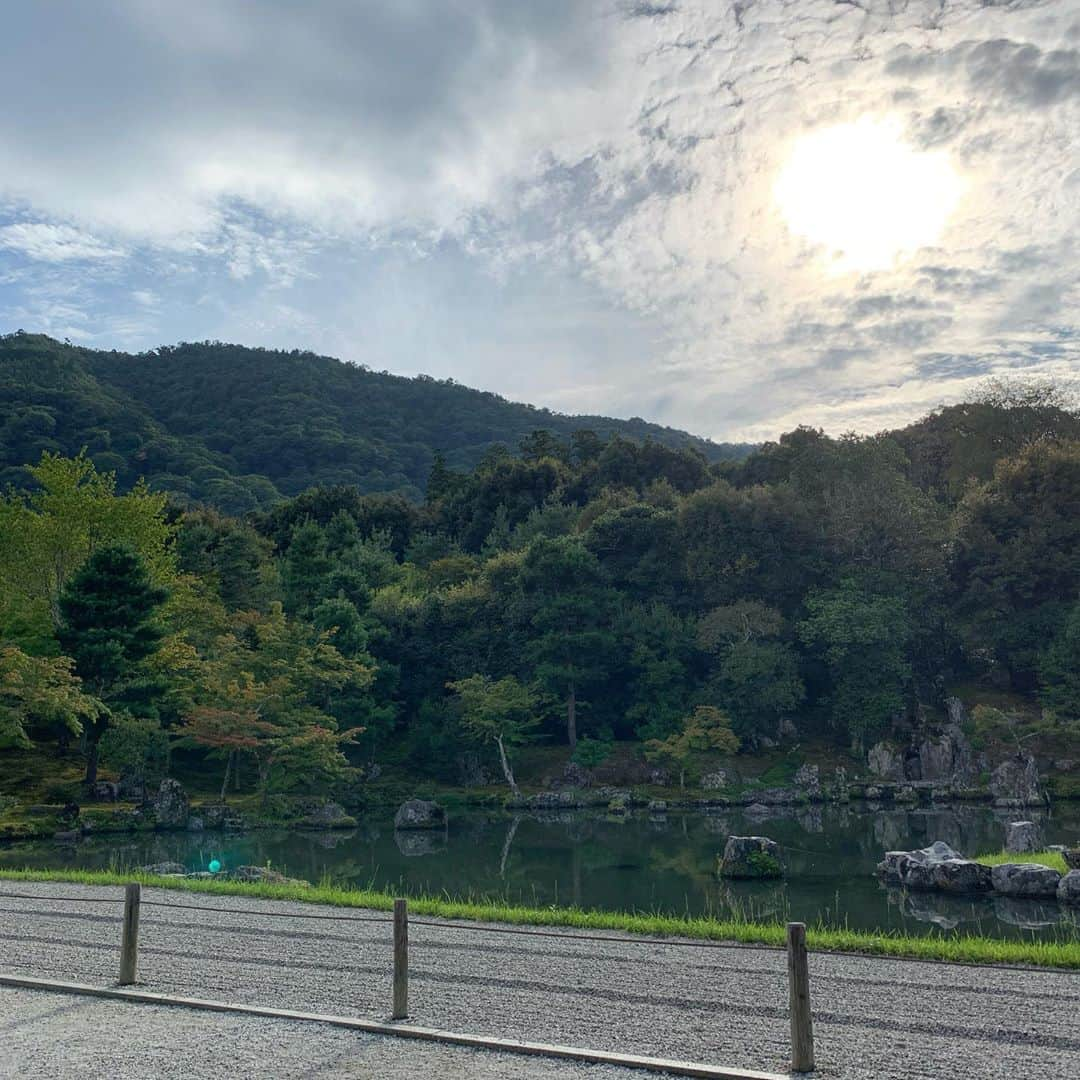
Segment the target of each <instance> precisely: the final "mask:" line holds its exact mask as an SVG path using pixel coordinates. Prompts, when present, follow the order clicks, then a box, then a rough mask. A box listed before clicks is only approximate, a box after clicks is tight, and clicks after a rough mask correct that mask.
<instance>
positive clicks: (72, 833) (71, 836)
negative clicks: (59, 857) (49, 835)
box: [53, 829, 82, 844]
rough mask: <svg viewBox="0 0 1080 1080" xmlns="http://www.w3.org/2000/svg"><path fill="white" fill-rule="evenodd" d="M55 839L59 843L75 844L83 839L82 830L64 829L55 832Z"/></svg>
mask: <svg viewBox="0 0 1080 1080" xmlns="http://www.w3.org/2000/svg"><path fill="white" fill-rule="evenodd" d="M53 839H54V840H55V841H56V842H57V843H58V844H75V843H78V841H79V840H81V839H82V832H81V831H80V830H79V829H63V830H62V831H60V832H55V833H53Z"/></svg>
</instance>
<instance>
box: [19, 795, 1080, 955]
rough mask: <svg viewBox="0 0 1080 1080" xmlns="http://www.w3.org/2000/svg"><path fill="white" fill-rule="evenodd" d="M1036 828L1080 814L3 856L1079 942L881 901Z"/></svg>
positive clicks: (640, 826) (947, 901)
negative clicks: (726, 849)
mask: <svg viewBox="0 0 1080 1080" xmlns="http://www.w3.org/2000/svg"><path fill="white" fill-rule="evenodd" d="M1018 817H1027V818H1035V819H1036V820H1039V821H1040V822H1041V824H1042V826H1043V830H1044V835H1045V838H1046V841H1047V842H1048V843H1070V844H1071V843H1075V842H1076V841H1077V839H1078V838H1080V804H1076V803H1073V804H1063V805H1059V806H1057V807H1055V808H1054V810H1053V812H1052V813H1045V812H1033V811H1030V810H1029V811H1024V812H1018V811H1015V810H1011V811H999V810H992V809H990V808H988V807H985V806H948V807H934V808H926V809H910V810H909V809H873V808H871V807H867V806H865V805H860V804H856V805H853V806H836V805H827V806H809V807H802V808H781V807H777V808H774V809H773V811H772V812H771V814H770V816H768V817H763V816H761V815H755V816H748V815H747V814H746V813H745V811H744V810H742V809H739V810H734V809H733V810H726V811H724V812H722V813H703V812H680V813H668V814H666V815H664V816H661V817H657V816H650V815H649V814H647V813H644V812H641V813H634V814H629V815H627V816H626V817H625V818H623V819H619V818H615V817H612V816H609V815H607V814H605V813H604V812H590V811H574V812H570V813H559V814H550V815H536V814H521V815H512V814H510V813H505V812H495V811H487V812H484V811H467V812H466V811H462V812H460V813H456V814H452V815H451V819H450V826H449V829H448V830H447V832H446V833H445V834H444V833H441V832H440V833H420V832H412V833H395V831H394V828H393V821H392V816H391V814H390V813H388V812H387V813H385V814H376V815H372V816H370V817H368V818H366V819H365V820H364V821H363V822H362V823H361V825H360V826H359V827H358V828H356V829H355V830H351V831H345V832H325V833H315V832H310V833H309V832H285V831H281V832H274V831H258V832H252V833H245V834H239V835H237V834H215V833H156V834H141V835H136V836H107V837H105V836H103V837H96V838H92V839H87V840H85V841H83V842H82V843H80V844H79V845H78V846H77V847H61V846H58V845H54V844H51V843H50V844H36V845H28V844H10V845H7V846H5V847H0V866H4V867H23V866H30V867H40V868H49V867H81V868H86V869H94V868H102V869H104V868H108V867H110V866H121V867H128V866H139V865H143V864H147V863H152V862H160V861H163V860H175V861H177V862H181V863H183V864H184V865H185V866H188V867H189V868H190V869H192V870H197V869H205V868H206V867H207V866H208V864H209V862H210V860H211V859H218V860H220V861H221V863H222V864H223V865H224V867H225V868H226V869H228V868H229V867H233V866H239V865H243V864H257V865H265V864H266V863H268V862H269V863H270V864H271V865H272V866H273V867H275V868H277V869H279V870H282V871H284V872H285V873H287V874H290V875H291V876H294V877H300V878H305V879H307V880H310V881H318V880H320V879H321V878H323V877H324V876H326V875H329V876H330V877H332V878H333V879H334V880H335V881H336V882H347V883H349V884H352V885H355V886H360V887H366V886H374V887H378V888H385V889H392V890H399V891H403V892H407V893H414V894H415V893H417V892H429V893H443V894H450V895H452V896H460V897H469V896H472V897H497V898H499V899H505V900H507V901H510V902H517V903H524V904H528V905H532V906H546V905H549V904H574V905H578V906H582V907H586V908H607V909H618V910H641V911H650V912H665V913H675V914H684V913H690V914H693V915H698V914H712V915H716V916H721V917H722V916H724V915H728V914H731V913H733V912H734V913H739V914H742V915H744V916H746V917H748V918H756V919H770V920H771V919H788V918H791V919H799V920H803V921H805V922H807V923H816V922H819V921H820V922H824V923H827V924H830V925H847V926H849V927H851V928H852V929H866V930H872V929H889V928H892V929H899V930H903V931H905V932H908V933H919V932H931V931H934V930H935V929H938V928H941V929H952V928H954V927H956V928H960V929H961V930H970V931H972V932H979V933H984V934H990V935H994V936H1000V937H1024V938H1032V937H1036V938H1038V937H1047V938H1049V937H1052V938H1061V937H1076V936H1080V929H1078V927H1077V922H1078V916H1077V914H1076V913H1075V912H1072V911H1069V910H1068V909H1064V908H1059V906H1058V905H1057V904H1056V903H1053V902H1051V903H1038V902H1034V901H1016V900H1009V899H1007V898H1004V897H997V898H993V899H989V898H973V899H964V900H959V899H952V898H946V897H939V896H937V895H934V894H919V893H912V894H907V895H904V894H903V893H901V892H900V891H899V890H889V889H886V888H884V887H883V886H881V885H879V884H878V882H877V881H876V879H875V878H874V876H873V871H874V866H875V864H876V863H877V862H878V861H879V859H880V858H881V854H882V852H884V851H886V850H891V849H911V848H919V847H925V846H926V845H927V844H930V843H931V842H933V841H934V840H944V841H946V842H947V843H949V844H950V845H952V846H953V847H954V848H956V849H957V850H959V851H962V852H964V853H965V854H967V855H976V854H979V853H982V852H987V851H997V850H1000V848H1001V846H1002V842H1003V838H1004V834H1005V823H1006V822H1008V821H1010V820H1016V819H1017V818H1018ZM729 834H736V835H764V836H770V837H772V838H773V839H774V840H776V841H777V842H778V843H779V844H780V845H781V847H782V848H783V851H784V858H785V861H786V863H787V867H788V873H787V878H786V880H784V881H783V882H769V883H765V882H728V881H721V880H718V879H717V877H716V876H715V866H716V856H717V854H718V853H719V852H720V851H721V850H722V848H723V844H724V839H725V837H726V836H728V835H729Z"/></svg>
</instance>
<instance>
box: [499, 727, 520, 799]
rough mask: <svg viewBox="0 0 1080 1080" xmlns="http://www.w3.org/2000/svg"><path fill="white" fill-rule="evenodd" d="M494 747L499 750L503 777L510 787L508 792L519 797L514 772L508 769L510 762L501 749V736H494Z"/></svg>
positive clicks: (502, 748) (504, 750) (503, 749)
mask: <svg viewBox="0 0 1080 1080" xmlns="http://www.w3.org/2000/svg"><path fill="white" fill-rule="evenodd" d="M495 745H496V746H497V747H498V748H499V761H501V762H502V771H503V776H505V777H506V782H507V783H508V784H509V785H510V790H511V791H512V792H513V793H514V795H520V794H521V792H519V791H518V786H517V781H516V780H515V779H514V770H513V769H511V768H510V761H509V759H508V758H507V756H506V749H505V748H504V747H503V741H502V736H501V735H496V736H495Z"/></svg>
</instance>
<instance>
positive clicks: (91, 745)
mask: <svg viewBox="0 0 1080 1080" xmlns="http://www.w3.org/2000/svg"><path fill="white" fill-rule="evenodd" d="M86 752H87V757H86V777H85V778H84V780H83V783H84V784H85V785H86V786H87V787H88V788H92V787H93V786H94V785H95V784H96V783H97V765H98V741H97V739H94V740H92V741H91V742H88V743H87V746H86Z"/></svg>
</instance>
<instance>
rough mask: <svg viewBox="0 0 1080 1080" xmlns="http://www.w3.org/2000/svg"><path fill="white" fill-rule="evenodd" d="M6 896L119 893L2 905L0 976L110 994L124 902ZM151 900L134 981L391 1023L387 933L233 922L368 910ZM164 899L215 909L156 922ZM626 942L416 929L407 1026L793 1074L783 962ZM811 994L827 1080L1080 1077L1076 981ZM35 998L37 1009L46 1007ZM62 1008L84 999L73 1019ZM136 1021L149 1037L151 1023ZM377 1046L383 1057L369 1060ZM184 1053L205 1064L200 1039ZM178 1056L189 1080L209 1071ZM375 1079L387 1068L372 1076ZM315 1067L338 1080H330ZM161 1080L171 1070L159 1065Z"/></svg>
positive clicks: (324, 1033) (444, 1053)
mask: <svg viewBox="0 0 1080 1080" xmlns="http://www.w3.org/2000/svg"><path fill="white" fill-rule="evenodd" d="M0 891H3V892H23V893H34V894H37V895H49V896H53V895H57V896H71V897H74V896H107V897H116V898H117V902H116V905H115V907H113V906H111V905H100V906H99V905H96V904H94V905H91V904H84V903H65V902H64V901H63V900H57V901H55V902H44V901H33V902H29V901H22V900H8V899H3V898H0V970H3V971H6V972H9V973H11V974H26V975H37V976H42V977H55V978H66V979H71V980H74V981H78V982H88V983H93V984H97V985H107V984H109V983H111V982H112V981H113V980H114V979H115V977H116V966H117V961H118V953H119V948H118V945H119V937H120V925H119V914H120V908H121V905H120V902H119V896H120V890H119V889H115V888H113V889H107V888H95V887H80V886H75V885H62V886H60V885H48V886H45V885H39V884H33V885H31V884H29V883H25V884H24V883H18V884H15V883H8V882H4V883H3V886H2V887H0ZM143 901H144V906H143V911H142V924H141V927H140V933H139V978H140V984H141V985H142V986H144V987H145V988H146V989H149V990H154V991H158V992H166V993H167V992H173V993H178V994H184V995H187V996H191V997H204V998H213V999H217V1000H222V1001H236V1002H246V1003H250V1004H258V1005H270V1006H276V1007H282V1008H292V1009H303V1010H308V1011H313V1012H324V1013H337V1014H341V1015H346V1016H361V1017H365V1018H370V1019H378V1020H383V1019H386V1016H387V1012H388V1007H389V998H390V972H391V959H392V948H391V934H390V927H389V926H388V925H386V924H384V923H371V922H349V921H336V920H335V921H316V920H313V919H295V920H294V919H291V918H289V919H286V918H275V917H270V916H267V915H261V914H237V913H235V909H238V908H243V909H246V910H253V911H258V912H270V911H273V912H283V911H289V912H295V913H296V914H307V915H313V914H321V915H335V916H348V915H350V914H351V915H352V916H354V917H355V916H361V917H363V916H364V915H365V914H367V915H369V917H370V913H364V912H360V911H353V912H349V911H346V910H343V909H340V908H324V907H316V906H313V905H309V904H282V903H277V902H271V901H259V900H254V899H247V898H239V897H237V898H232V897H211V896H202V895H197V894H190V893H188V894H182V893H169V892H165V891H162V890H155V889H147V890H144V892H143ZM151 901H163V902H168V903H174V904H177V905H185V906H188V907H189V908H190V907H192V906H194V905H199V906H202V907H209V908H212V909H214V910H211V911H196V910H187V911H184V910H178V909H176V908H169V907H155V906H151V904H150V902H151ZM45 911H47V912H48V914H43V913H42V912H45ZM219 912H220V913H219ZM625 940H626V943H625V944H623V943H622V941H619V942H591V941H586V940H582V939H581V937H580V936H579V935H576V934H575V933H574V932H573V931H565V932H563V931H560V934H559V938H558V940H555V939H552V938H544V937H525V936H509V935H503V934H482V933H474V932H469V931H467V930H461V929H457V928H453V927H444V926H439V927H437V928H436V927H425V926H420V925H417V924H416V922H415V920H414V922H413V924H412V925H411V926H410V968H411V971H410V1008H411V1014H412V1015H411V1017H410V1019H411V1020H412V1021H413V1022H415V1023H417V1024H422V1025H425V1026H428V1025H430V1026H433V1027H444V1028H450V1029H453V1030H456V1031H463V1032H472V1033H476V1034H484V1035H498V1036H504V1037H509V1038H522V1039H532V1040H539V1041H544V1042H556V1043H566V1044H571V1045H575V1046H588V1047H593V1048H597V1049H605V1050H618V1051H624V1052H629V1053H640V1054H649V1055H655V1056H658V1057H672V1058H686V1059H691V1060H697V1061H710V1062H717V1063H723V1064H725V1065H737V1066H741V1067H743V1068H758V1069H766V1070H773V1071H777V1072H782V1071H784V1070H785V1068H786V1065H787V1061H788V1052H789V1047H788V1019H787V977H786V966H785V963H786V962H785V958H784V955H783V953H781V952H777V951H771V950H766V949H755V948H685V947H673V946H665V945H645V944H642V943H640V942H634V941H633V939H632V938H627V939H625ZM810 982H811V1000H812V1002H813V1006H814V1017H815V1036H816V1047H817V1057H818V1065H819V1069H818V1074H817V1075H819V1076H824V1077H837V1078H841V1077H842V1078H845V1080H846V1078H852V1080H855V1078H859V1080H861V1078H883V1077H887V1078H897V1080H908V1078H910V1080H916V1078H920V1080H922V1078H925V1080H947V1078H952V1077H958V1078H971V1080H975V1078H978V1080H998V1078H1000V1080H1027V1078H1032V1080H1034V1078H1037V1077H1038V1078H1041V1077H1053V1078H1055V1080H1080V976H1078V975H1076V974H1075V973H1058V972H1046V971H1020V970H1015V969H997V968H987V967H962V966H957V965H946V964H925V963H916V962H911V961H897V960H882V959H876V958H860V957H850V956H847V957H845V956H828V955H821V954H818V955H814V954H812V955H811V959H810ZM32 996H33V997H34V1000H35V1002H37V1001H39V1000H44V999H46V997H47V996H46V995H41V994H37V995H32ZM4 1000H5V1001H6V1000H7V999H6V997H5V999H4ZM20 1000H21V999H20ZM67 1004H70V1001H67V1002H65V1006H64V1007H66V1006H67ZM36 1007H39V1008H42V1009H44V1010H46V1011H48V1010H50V1009H57V1008H60V1007H61V1006H60V1005H59V1004H58V1003H57V1002H55V1001H54V1000H53V999H51V998H48V999H47V1000H45V1003H44V1005H40V1006H36ZM77 1007H78V1008H81V1007H82V1005H81V1004H80V1005H79V1006H75V1005H74V1004H71V1008H72V1009H73V1010H74V1009H76V1008H77ZM86 1008H87V1009H88V1010H89V1009H102V1008H105V1006H104V1005H102V1004H101V1003H97V1004H93V1005H87V1006H86ZM117 1008H118V1009H119V1010H123V1015H124V1016H128V1015H129V1014H130V1013H133V1012H134V1011H138V1012H139V1013H142V1012H149V1013H152V1014H153V1013H157V1012H158V1011H159V1010H158V1009H157V1008H156V1007H155V1008H151V1007H150V1006H137V1005H132V1006H118V1007H117ZM169 1013H170V1017H169V1018H167V1019H168V1023H169V1028H170V1030H171V1029H172V1028H173V1027H174V1026H175V1025H178V1024H180V1023H184V1024H187V1025H189V1026H190V1027H191V1030H192V1031H193V1032H196V1033H198V1032H203V1031H205V1032H206V1034H207V1037H208V1038H211V1039H212V1038H213V1032H214V1031H215V1030H216V1029H217V1027H218V1026H219V1025H220V1026H222V1028H228V1033H227V1034H226V1038H227V1039H228V1040H229V1042H230V1043H231V1042H232V1041H233V1038H234V1036H233V1034H232V1033H233V1032H235V1033H240V1032H244V1033H247V1032H249V1031H251V1032H254V1031H258V1032H260V1033H261V1032H263V1031H265V1032H266V1033H267V1035H266V1043H265V1046H263V1045H262V1036H261V1034H254V1035H249V1034H244V1035H243V1037H242V1041H241V1042H240V1044H239V1045H241V1046H243V1047H246V1048H247V1050H248V1051H250V1053H252V1054H254V1055H262V1056H263V1059H264V1068H263V1071H262V1075H313V1076H319V1075H330V1074H333V1070H334V1069H337V1070H338V1073H337V1074H338V1075H346V1076H347V1075H372V1076H394V1075H396V1074H395V1073H394V1072H393V1071H391V1068H392V1066H390V1062H391V1061H393V1060H396V1059H397V1058H398V1056H402V1060H404V1056H403V1055H404V1054H405V1053H406V1052H405V1051H401V1050H399V1049H397V1046H398V1043H397V1041H396V1040H394V1041H393V1046H391V1047H390V1048H389V1049H387V1048H386V1047H387V1045H388V1044H389V1043H390V1042H391V1041H390V1040H379V1039H371V1038H370V1037H360V1036H357V1035H354V1034H351V1033H348V1032H334V1031H331V1030H330V1029H325V1028H321V1027H317V1026H316V1025H303V1032H302V1045H303V1048H304V1053H303V1055H302V1057H303V1059H304V1060H305V1061H310V1062H312V1063H313V1067H314V1071H309V1072H307V1073H304V1072H300V1073H297V1072H296V1071H295V1067H294V1068H292V1069H290V1068H286V1069H285V1071H284V1072H283V1073H270V1072H267V1071H266V1068H265V1064H266V1063H270V1064H272V1063H274V1062H275V1061H277V1060H278V1053H279V1050H278V1048H279V1046H281V1045H284V1044H285V1043H289V1042H291V1041H292V1040H293V1039H295V1038H296V1036H295V1035H293V1034H292V1033H291V1032H290V1033H289V1034H285V1029H286V1028H293V1027H295V1026H296V1025H293V1024H288V1023H283V1022H278V1021H263V1020H255V1019H252V1018H248V1017H230V1018H224V1017H209V1016H202V1017H197V1016H196V1014H193V1013H182V1012H181V1011H180V1010H169ZM174 1014H175V1015H176V1017H177V1018H176V1019H172V1017H173V1015H174ZM84 1015H86V1014H84ZM118 1015H120V1014H119V1013H118ZM180 1016H183V1017H184V1020H183V1021H181V1020H180V1019H179V1017H180ZM139 1023H140V1030H142V1026H141V1025H142V1023H143V1022H142V1021H140V1022H139ZM146 1024H147V1025H148V1026H149V1025H150V1021H146ZM256 1025H257V1026H256ZM88 1026H93V1025H88ZM37 1028H38V1025H36V1024H33V1023H31V1024H28V1025H25V1026H24V1027H23V1028H22V1029H16V1030H17V1031H19V1030H21V1031H22V1034H21V1035H19V1038H21V1039H23V1040H24V1041H25V1045H26V1047H27V1048H28V1049H27V1050H25V1051H23V1052H24V1053H32V1052H36V1051H34V1050H33V1045H34V1043H33V1040H34V1038H35V1035H34V1032H35V1031H36V1030H37ZM155 1030H158V1029H157V1026H156V1022H155ZM0 1031H4V1039H3V1047H4V1050H5V1053H4V1057H5V1058H7V1056H8V1055H7V1054H6V1050H7V1047H8V1045H9V1043H10V1041H11V1035H10V1034H9V1033H8V1032H7V1031H6V1030H5V1029H4V1027H3V1024H2V1022H0ZM196 1037H198V1038H201V1036H196ZM236 1037H237V1038H239V1037H240V1036H239V1034H237V1036H236ZM27 1040H28V1041H27ZM41 1041H42V1042H44V1040H41ZM218 1042H219V1046H220V1045H221V1041H220V1040H218ZM376 1044H379V1046H381V1047H382V1048H381V1049H374V1047H376ZM12 1045H14V1044H12ZM334 1047H338V1048H341V1055H342V1056H344V1058H345V1059H346V1060H349V1061H352V1060H354V1059H355V1061H356V1067H357V1068H358V1069H359V1070H360V1071H359V1072H358V1073H356V1074H350V1073H349V1072H347V1071H345V1072H342V1071H341V1069H342V1066H341V1057H339V1058H338V1059H337V1060H336V1061H333V1060H332V1059H333V1054H334V1053H336V1052H337V1051H336V1050H335V1049H334ZM358 1048H359V1049H358ZM414 1051H415V1053H416V1054H417V1055H418V1057H417V1060H418V1061H419V1059H420V1057H425V1058H429V1060H430V1062H431V1063H434V1062H435V1061H436V1060H437V1061H438V1068H439V1069H440V1070H441V1071H443V1072H446V1071H447V1068H449V1069H450V1070H451V1071H450V1072H449V1075H457V1074H455V1073H453V1072H452V1070H453V1068H455V1067H460V1068H461V1069H462V1070H463V1072H462V1073H461V1075H469V1076H484V1075H486V1074H485V1073H484V1072H481V1071H480V1068H481V1066H479V1065H478V1064H477V1062H479V1061H480V1058H481V1057H482V1056H483V1055H479V1054H477V1053H476V1052H470V1051H462V1050H451V1049H441V1048H438V1049H437V1048H431V1047H425V1048H422V1049H420V1048H415V1047H414V1048H411V1049H410V1050H409V1051H408V1053H410V1054H411V1053H413V1052H414ZM184 1052H185V1054H187V1053H189V1052H190V1053H192V1054H194V1053H196V1051H195V1050H194V1049H192V1048H191V1046H190V1044H188V1043H186V1044H185V1051H184ZM365 1054H367V1055H369V1056H370V1062H368V1061H367V1060H365V1057H364V1055H365ZM227 1056H228V1055H227V1054H226V1057H227ZM384 1056H385V1060H383V1057H384ZM376 1059H378V1060H376ZM183 1060H184V1069H183V1073H184V1076H185V1077H193V1076H197V1075H199V1074H197V1073H192V1072H191V1070H190V1069H189V1068H188V1067H187V1059H186V1058H185V1059H183ZM485 1060H487V1058H486V1057H485ZM444 1061H445V1062H446V1068H444V1065H443V1063H444ZM325 1062H331V1063H330V1064H325ZM455 1062H457V1063H458V1064H457V1065H455V1064H454V1063H455ZM533 1064H534V1063H528V1062H515V1063H514V1064H513V1065H511V1064H509V1063H506V1062H505V1061H504V1063H503V1064H498V1065H492V1066H491V1068H493V1069H494V1070H495V1071H493V1072H491V1075H492V1076H499V1077H503V1076H506V1077H511V1076H518V1075H521V1076H534V1075H536V1076H548V1075H550V1076H560V1077H561V1076H563V1075H566V1076H577V1075H587V1076H589V1077H595V1078H597V1080H599V1078H601V1077H603V1080H608V1077H609V1076H610V1077H614V1076H619V1075H620V1074H621V1072H622V1070H610V1069H608V1070H600V1069H597V1068H595V1067H594V1068H591V1069H578V1068H577V1067H575V1066H567V1065H559V1066H554V1065H552V1066H550V1067H548V1068H547V1071H542V1072H530V1071H520V1070H521V1069H525V1070H528V1068H530V1067H531V1066H533ZM25 1065H26V1061H25V1059H24V1060H23V1061H22V1062H19V1063H18V1066H19V1068H18V1072H17V1073H12V1074H10V1075H20V1076H27V1075H78V1073H74V1072H73V1073H64V1072H59V1073H57V1072H51V1073H44V1074H33V1073H28V1072H27V1071H26V1070H25ZM365 1067H366V1068H368V1069H369V1070H370V1069H374V1070H375V1071H374V1072H370V1071H369V1072H368V1073H365V1072H364V1071H363V1069H364V1068H365ZM422 1067H423V1066H422V1065H417V1066H416V1067H415V1068H414V1067H412V1066H409V1067H405V1066H403V1068H404V1069H405V1071H403V1072H401V1075H402V1076H405V1075H414V1076H415V1075H417V1074H418V1072H419V1070H420V1068H422ZM485 1067H486V1066H485ZM2 1068H3V1065H0V1070H2ZM319 1068H329V1069H330V1070H331V1072H330V1073H320V1072H319V1071H318V1069H319ZM514 1069H519V1071H517V1072H515V1071H514ZM220 1071H221V1070H220V1063H219V1072H218V1073H213V1072H209V1073H206V1074H205V1075H217V1074H219V1073H220ZM229 1071H230V1072H232V1071H234V1070H233V1069H231V1068H230V1069H229ZM102 1073H104V1074H105V1075H128V1074H125V1073H123V1072H115V1073H114V1072H112V1071H111V1070H108V1069H105V1070H98V1073H97V1074H98V1075H101V1074H102ZM3 1075H9V1074H3ZM131 1075H147V1074H146V1072H145V1071H144V1072H142V1073H137V1072H132V1073H131ZM153 1075H155V1076H157V1075H166V1074H165V1073H162V1072H160V1070H155V1072H154V1073H153Z"/></svg>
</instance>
